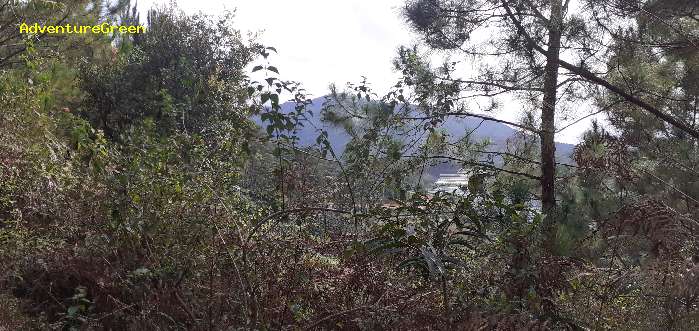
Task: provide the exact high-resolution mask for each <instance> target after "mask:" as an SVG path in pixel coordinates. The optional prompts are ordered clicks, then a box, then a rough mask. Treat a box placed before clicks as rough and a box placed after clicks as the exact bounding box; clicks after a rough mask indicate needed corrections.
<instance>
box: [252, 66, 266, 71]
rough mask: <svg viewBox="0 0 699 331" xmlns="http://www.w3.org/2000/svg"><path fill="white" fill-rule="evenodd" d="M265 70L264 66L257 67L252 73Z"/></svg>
mask: <svg viewBox="0 0 699 331" xmlns="http://www.w3.org/2000/svg"><path fill="white" fill-rule="evenodd" d="M263 68H264V67H263V66H255V67H254V68H252V72H255V71H260V70H262V69H263Z"/></svg>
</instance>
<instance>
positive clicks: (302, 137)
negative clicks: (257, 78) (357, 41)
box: [254, 97, 575, 175]
mask: <svg viewBox="0 0 699 331" xmlns="http://www.w3.org/2000/svg"><path fill="white" fill-rule="evenodd" d="M323 101H324V98H323V97H320V98H315V99H313V104H312V105H310V106H309V109H310V110H311V111H312V112H313V116H312V117H311V118H309V121H308V123H304V127H303V128H302V129H301V130H300V132H299V133H298V136H299V143H300V145H301V146H310V145H313V144H315V143H316V138H317V137H318V131H317V129H316V128H318V129H324V130H326V131H327V132H328V138H329V141H330V145H331V146H332V148H333V150H334V151H335V152H336V153H337V154H338V155H340V154H342V152H343V151H344V148H345V145H347V143H348V142H349V141H350V137H349V135H347V133H345V132H344V130H343V129H342V128H338V127H335V126H333V125H330V124H326V123H323V122H322V121H321V118H320V111H321V108H322V105H323ZM293 108H294V103H292V102H287V103H284V104H282V109H283V110H284V111H285V112H288V111H291V110H293ZM254 121H255V122H256V123H257V124H259V125H261V124H262V123H261V121H260V119H259V118H258V117H255V118H254ZM479 125H480V126H479ZM442 128H444V129H446V130H447V132H448V133H449V134H450V135H451V136H452V137H454V138H460V137H463V135H464V134H466V133H468V132H471V131H472V130H474V129H475V131H473V137H474V138H476V139H483V138H490V140H491V142H492V143H493V145H494V149H500V148H504V146H505V142H506V140H507V139H508V138H510V137H512V136H514V135H515V133H516V132H517V131H516V130H515V129H512V128H511V127H509V126H507V125H505V124H502V123H497V122H492V121H483V123H481V120H480V119H478V118H473V117H466V118H455V117H449V118H447V120H446V121H445V122H444V123H442ZM498 146H500V148H498ZM574 147H575V146H574V145H571V144H564V143H556V159H557V160H558V161H559V162H565V163H570V162H572V158H571V154H572V152H573V148H574ZM458 170H459V169H458V166H455V165H450V164H444V165H441V166H436V167H433V169H430V171H429V172H430V173H431V174H434V175H437V174H440V173H453V172H456V171H458Z"/></svg>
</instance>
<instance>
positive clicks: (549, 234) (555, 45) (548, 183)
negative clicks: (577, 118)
mask: <svg viewBox="0 0 699 331" xmlns="http://www.w3.org/2000/svg"><path fill="white" fill-rule="evenodd" d="M549 20H550V25H549V27H548V30H549V38H548V50H547V51H548V54H547V61H546V67H545V69H544V98H543V104H542V107H541V133H540V136H541V204H542V209H543V212H544V213H545V214H546V217H545V218H544V227H543V231H544V240H545V242H544V248H545V249H546V250H547V251H548V252H549V253H551V252H552V251H553V249H554V245H555V240H556V226H555V222H556V194H555V187H554V183H555V180H556V144H555V141H554V136H555V129H556V127H555V114H556V99H557V95H556V92H557V85H558V58H559V55H560V48H561V21H562V8H561V0H552V1H551V17H550V19H549Z"/></svg>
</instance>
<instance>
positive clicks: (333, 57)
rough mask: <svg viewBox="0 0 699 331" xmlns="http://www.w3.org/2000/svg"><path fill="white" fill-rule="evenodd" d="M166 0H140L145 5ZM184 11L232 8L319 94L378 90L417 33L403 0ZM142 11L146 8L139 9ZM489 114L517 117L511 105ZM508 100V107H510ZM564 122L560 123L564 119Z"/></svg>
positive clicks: (314, 0)
mask: <svg viewBox="0 0 699 331" xmlns="http://www.w3.org/2000/svg"><path fill="white" fill-rule="evenodd" d="M168 2H169V0H139V1H138V7H139V10H140V11H141V12H142V13H144V12H145V11H146V10H147V9H148V8H151V7H152V6H154V5H155V6H158V5H162V4H165V3H168ZM177 3H178V6H179V7H180V8H181V9H182V10H184V11H185V12H186V13H196V12H200V11H201V12H204V13H207V14H214V15H215V14H218V13H221V12H222V11H223V10H225V9H229V10H235V12H236V18H235V22H234V26H235V27H236V28H238V29H240V30H241V31H242V32H243V33H247V32H251V33H258V32H259V33H260V34H259V38H258V41H260V42H262V43H264V44H265V45H268V46H274V47H275V48H276V49H277V50H278V52H279V53H278V54H276V55H273V56H271V57H270V62H271V64H272V65H274V66H276V67H277V68H279V71H280V74H281V76H282V77H283V79H285V80H294V81H299V82H302V84H303V86H304V87H305V88H306V90H307V91H308V92H309V93H310V94H311V95H312V96H313V97H319V96H323V95H325V94H327V93H328V91H329V89H328V86H329V84H330V83H335V84H336V85H337V86H338V87H343V86H345V84H346V83H347V82H355V83H357V82H359V81H360V80H361V79H362V78H361V77H362V76H366V77H367V79H368V81H369V82H370V83H371V86H372V87H373V88H374V89H375V91H376V92H377V93H379V94H381V92H384V91H387V90H388V88H389V87H390V86H392V85H393V84H395V82H396V81H397V79H398V78H399V76H398V74H397V73H395V72H393V66H392V64H391V63H392V60H393V58H394V57H395V56H396V54H397V49H398V48H399V47H400V46H401V45H410V44H412V43H414V42H415V41H416V40H417V35H415V34H414V33H413V32H412V31H410V29H409V28H408V26H407V24H406V23H405V22H404V20H403V18H402V17H401V16H400V8H401V6H402V5H403V4H404V3H405V1H404V0H342V1H338V0H303V1H288V0H273V1H269V0H238V1H225V0H224V1H221V0H179V1H178V2H177ZM142 16H145V15H142ZM504 108H505V109H504V110H502V111H500V112H498V113H495V114H494V115H495V117H498V118H502V119H506V120H511V121H516V120H517V118H518V117H519V116H520V114H518V113H517V111H515V110H513V109H508V108H507V106H505V107H504ZM511 108H514V107H511ZM562 124H564V125H565V123H562ZM589 124H590V120H585V121H581V122H580V123H579V124H577V125H574V126H572V127H570V128H568V129H566V130H564V131H563V132H561V133H559V134H558V135H557V136H556V140H557V141H560V142H564V143H576V142H578V141H579V136H580V135H581V133H582V132H583V131H584V129H585V128H586V127H588V126H589Z"/></svg>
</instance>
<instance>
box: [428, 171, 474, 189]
mask: <svg viewBox="0 0 699 331" xmlns="http://www.w3.org/2000/svg"><path fill="white" fill-rule="evenodd" d="M468 179H469V175H468V173H466V172H465V171H463V170H462V171H459V172H457V173H455V174H440V175H439V178H437V181H435V182H434V185H433V186H432V189H431V190H430V191H429V193H430V194H435V193H437V192H445V193H456V194H463V195H465V194H466V193H467V187H468Z"/></svg>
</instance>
